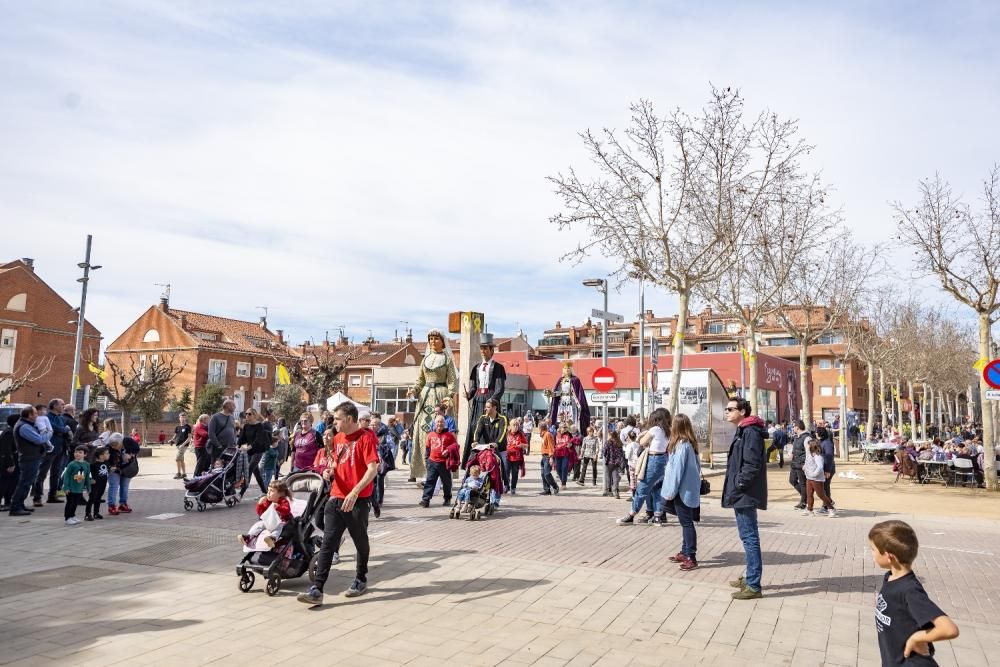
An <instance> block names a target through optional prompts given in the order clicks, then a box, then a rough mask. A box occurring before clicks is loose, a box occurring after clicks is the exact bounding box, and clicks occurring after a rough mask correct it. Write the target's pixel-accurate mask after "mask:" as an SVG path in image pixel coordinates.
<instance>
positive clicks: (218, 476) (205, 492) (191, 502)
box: [184, 447, 250, 512]
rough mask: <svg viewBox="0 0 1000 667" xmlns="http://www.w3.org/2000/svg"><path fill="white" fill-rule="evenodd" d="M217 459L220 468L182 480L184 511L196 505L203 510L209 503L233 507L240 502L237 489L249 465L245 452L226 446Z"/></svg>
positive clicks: (243, 480)
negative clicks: (220, 465) (220, 462)
mask: <svg viewBox="0 0 1000 667" xmlns="http://www.w3.org/2000/svg"><path fill="white" fill-rule="evenodd" d="M219 460H220V461H222V470H217V471H214V472H206V473H205V474H204V475H199V476H198V477H195V478H193V479H189V480H187V481H185V482H184V489H185V491H184V509H185V511H188V512H190V511H191V510H192V509H194V507H195V506H196V505H197V507H198V511H199V512H204V511H205V508H206V507H208V506H209V505H218V504H219V503H221V502H225V503H226V507H233V506H234V505H235V504H236V503H238V502H240V497H239V495H238V494H237V490H238V487H240V486H241V485H242V484H243V483H244V482H245V481H246V479H247V473H248V470H249V467H250V466H249V465H248V463H247V455H246V452H243V451H240V450H239V449H237V448H236V447H228V448H227V449H226V450H225V451H223V452H222V455H221V456H219Z"/></svg>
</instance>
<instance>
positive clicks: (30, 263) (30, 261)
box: [21, 257, 35, 273]
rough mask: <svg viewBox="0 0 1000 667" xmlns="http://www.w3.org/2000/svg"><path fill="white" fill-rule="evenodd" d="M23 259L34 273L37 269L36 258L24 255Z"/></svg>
mask: <svg viewBox="0 0 1000 667" xmlns="http://www.w3.org/2000/svg"><path fill="white" fill-rule="evenodd" d="M21 261H22V262H24V265H25V266H26V267H28V268H29V269H31V271H32V273H34V271H35V260H34V259H32V258H31V257H22V258H21Z"/></svg>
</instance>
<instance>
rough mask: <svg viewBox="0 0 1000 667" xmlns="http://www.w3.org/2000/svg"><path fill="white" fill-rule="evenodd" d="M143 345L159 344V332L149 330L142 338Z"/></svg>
mask: <svg viewBox="0 0 1000 667" xmlns="http://www.w3.org/2000/svg"><path fill="white" fill-rule="evenodd" d="M142 342H143V343H159V342H160V332H159V331H157V330H156V329H150V330H149V331H147V332H146V335H145V336H143V337H142Z"/></svg>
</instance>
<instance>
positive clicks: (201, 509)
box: [198, 502, 208, 512]
mask: <svg viewBox="0 0 1000 667" xmlns="http://www.w3.org/2000/svg"><path fill="white" fill-rule="evenodd" d="M206 507H208V506H207V505H206V504H205V503H201V502H200V503H198V511H199V512H204V511H205V508H206Z"/></svg>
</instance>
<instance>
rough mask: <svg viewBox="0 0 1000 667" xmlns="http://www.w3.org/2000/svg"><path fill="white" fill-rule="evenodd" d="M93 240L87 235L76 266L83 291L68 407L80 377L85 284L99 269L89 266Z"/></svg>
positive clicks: (74, 403)
mask: <svg viewBox="0 0 1000 667" xmlns="http://www.w3.org/2000/svg"><path fill="white" fill-rule="evenodd" d="M93 240H94V237H93V236H91V235H90V234H87V253H86V255H85V257H84V260H83V263H82V264H77V266H78V267H80V268H81V269H83V277H82V278H77V279H76V282H78V283H82V284H83V289H82V290H81V293H80V313H79V316H78V317H77V318H76V352H75V354H74V355H73V377H72V378H70V390H69V395H70V405H73V406H76V383H77V378H79V377H80V354H81V353H82V352H83V322H84V317H85V316H86V312H87V283H89V282H90V269H91V268H94V269H99V268H101V267H99V266H95V267H91V266H90V247H91V244H92V242H93Z"/></svg>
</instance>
